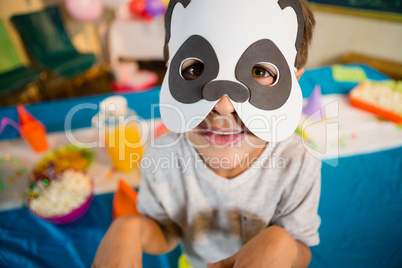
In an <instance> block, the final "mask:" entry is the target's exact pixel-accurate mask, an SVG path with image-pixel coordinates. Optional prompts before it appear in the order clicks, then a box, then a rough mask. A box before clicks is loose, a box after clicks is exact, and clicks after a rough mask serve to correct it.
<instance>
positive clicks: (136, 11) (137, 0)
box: [128, 0, 149, 19]
mask: <svg viewBox="0 0 402 268" xmlns="http://www.w3.org/2000/svg"><path fill="white" fill-rule="evenodd" d="M128 9H129V11H130V13H131V15H133V16H137V17H140V18H144V19H147V18H149V15H148V13H147V10H146V1H145V0H131V1H130V3H129V5H128Z"/></svg>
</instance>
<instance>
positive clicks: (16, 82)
mask: <svg viewBox="0 0 402 268" xmlns="http://www.w3.org/2000/svg"><path fill="white" fill-rule="evenodd" d="M0 47H1V49H0V97H1V98H2V99H4V98H6V97H9V96H10V95H12V94H14V95H19V94H20V93H21V92H22V91H23V90H24V89H25V87H26V86H27V85H28V84H30V83H33V82H36V81H38V80H39V78H40V74H41V72H40V71H39V70H34V69H32V68H28V67H26V66H23V65H22V64H21V61H20V59H19V57H18V55H17V52H16V51H15V49H14V46H13V44H12V42H11V40H10V37H9V35H8V33H7V30H6V28H5V25H4V23H3V20H1V19H0Z"/></svg>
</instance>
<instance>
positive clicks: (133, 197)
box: [112, 180, 141, 219]
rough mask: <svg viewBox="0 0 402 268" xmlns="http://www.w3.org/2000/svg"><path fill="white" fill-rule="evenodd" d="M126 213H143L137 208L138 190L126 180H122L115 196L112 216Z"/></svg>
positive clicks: (115, 216)
mask: <svg viewBox="0 0 402 268" xmlns="http://www.w3.org/2000/svg"><path fill="white" fill-rule="evenodd" d="M124 215H141V213H139V212H138V210H137V192H136V191H135V190H134V189H132V188H131V187H130V185H128V184H127V183H126V182H125V181H123V180H120V181H119V186H118V188H117V190H116V193H115V194H114V197H113V211H112V218H113V219H117V218H118V217H120V216H124Z"/></svg>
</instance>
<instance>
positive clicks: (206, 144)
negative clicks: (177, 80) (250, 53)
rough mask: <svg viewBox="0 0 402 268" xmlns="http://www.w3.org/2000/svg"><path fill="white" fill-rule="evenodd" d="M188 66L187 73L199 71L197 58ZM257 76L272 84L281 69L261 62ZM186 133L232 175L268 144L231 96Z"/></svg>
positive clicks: (215, 164)
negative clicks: (244, 119) (246, 121)
mask: <svg viewBox="0 0 402 268" xmlns="http://www.w3.org/2000/svg"><path fill="white" fill-rule="evenodd" d="M184 67H185V68H183V70H182V75H183V76H193V77H196V76H198V75H199V70H198V68H199V66H198V67H197V62H196V61H192V64H191V65H189V66H184ZM303 72H304V69H300V70H298V71H297V72H296V77H297V79H299V78H300V76H301V74H302V73H303ZM253 77H254V79H255V80H256V81H257V82H258V83H261V84H264V85H270V84H273V83H275V80H276V78H277V73H276V70H275V69H274V68H272V66H269V65H261V66H258V67H256V68H255V69H254V70H253ZM184 135H185V137H186V138H187V140H188V141H189V142H191V144H192V145H193V146H194V148H195V149H196V150H197V151H198V153H199V154H200V156H201V157H202V158H203V160H204V161H205V162H206V164H207V165H208V166H209V167H210V168H211V169H212V170H214V172H216V173H217V174H219V175H221V176H223V177H228V178H230V177H234V176H236V175H238V174H240V173H241V172H243V171H244V170H246V169H247V168H248V167H249V166H250V164H251V163H252V162H253V160H254V159H255V158H256V157H258V156H259V155H260V154H261V152H262V151H263V150H264V148H265V146H266V144H267V142H266V141H265V140H262V139H260V138H258V137H257V136H256V135H254V134H253V133H252V132H251V131H249V130H248V129H247V127H246V126H245V125H244V124H243V122H242V121H241V120H240V118H239V117H238V115H237V113H236V110H235V109H234V107H233V105H232V103H231V101H230V100H229V98H228V97H227V96H224V97H222V98H221V99H220V100H219V101H218V102H217V104H216V105H215V107H214V108H213V109H212V111H211V112H210V113H209V114H208V116H207V117H206V118H205V119H204V120H203V121H202V122H201V123H200V124H199V125H198V126H197V127H196V128H195V129H192V130H190V131H188V132H186V133H184Z"/></svg>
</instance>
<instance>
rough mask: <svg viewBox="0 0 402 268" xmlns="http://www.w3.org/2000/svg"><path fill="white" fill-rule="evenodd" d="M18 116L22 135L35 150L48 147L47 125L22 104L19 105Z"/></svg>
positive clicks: (39, 150)
mask: <svg viewBox="0 0 402 268" xmlns="http://www.w3.org/2000/svg"><path fill="white" fill-rule="evenodd" d="M17 111H18V118H19V122H20V125H21V132H20V134H21V136H22V137H23V138H24V139H25V141H26V142H27V143H28V144H29V145H30V146H31V148H32V149H33V150H34V151H35V152H43V151H46V150H47V149H48V143H47V140H46V127H45V126H44V125H43V124H42V123H41V122H40V121H38V120H37V119H36V118H35V117H33V115H31V114H30V113H29V112H28V111H27V110H26V109H25V108H24V106H22V105H18V106H17Z"/></svg>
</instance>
